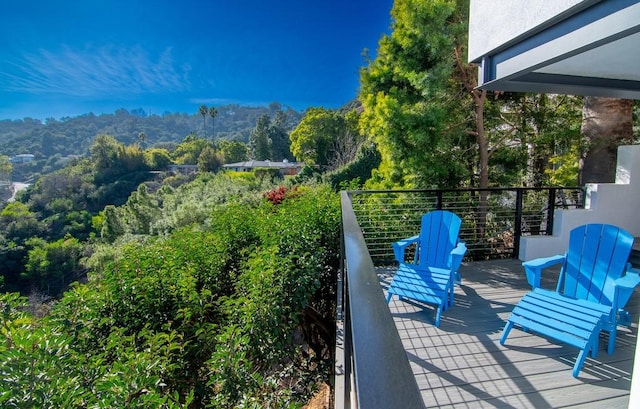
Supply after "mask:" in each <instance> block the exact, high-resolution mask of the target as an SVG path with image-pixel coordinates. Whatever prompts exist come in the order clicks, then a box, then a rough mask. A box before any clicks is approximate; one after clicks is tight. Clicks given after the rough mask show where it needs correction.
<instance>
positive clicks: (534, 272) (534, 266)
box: [522, 254, 565, 289]
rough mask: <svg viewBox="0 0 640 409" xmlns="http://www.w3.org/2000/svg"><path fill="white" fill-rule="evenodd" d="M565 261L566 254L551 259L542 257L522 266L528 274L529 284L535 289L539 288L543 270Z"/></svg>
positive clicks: (526, 262)
mask: <svg viewBox="0 0 640 409" xmlns="http://www.w3.org/2000/svg"><path fill="white" fill-rule="evenodd" d="M564 259H565V255H564V254H558V255H555V256H551V257H541V258H536V259H533V260H529V261H525V262H524V263H522V266H523V267H524V272H525V273H526V274H527V282H528V283H529V284H530V285H531V287H533V289H536V288H539V287H540V278H541V277H542V270H544V269H545V268H547V267H551V266H553V265H556V264H561V263H563V262H564Z"/></svg>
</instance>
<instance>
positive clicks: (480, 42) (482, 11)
mask: <svg viewBox="0 0 640 409" xmlns="http://www.w3.org/2000/svg"><path fill="white" fill-rule="evenodd" d="M594 2H595V1H594V0H471V5H470V10H469V61H476V60H477V59H479V58H480V57H482V56H483V55H485V54H487V53H488V52H489V51H491V50H494V49H496V48H498V47H500V46H501V45H503V44H505V43H507V42H508V41H510V40H512V39H514V38H515V37H517V36H519V35H521V34H523V33H526V32H527V31H529V30H532V29H534V28H536V27H537V26H539V25H541V24H543V23H544V22H546V21H549V20H550V19H551V18H553V17H555V16H557V15H559V14H561V13H563V12H566V11H567V10H569V9H571V8H572V7H574V6H584V5H586V4H592V3H594ZM581 3H582V4H581Z"/></svg>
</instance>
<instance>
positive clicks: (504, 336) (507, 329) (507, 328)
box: [500, 321, 513, 345]
mask: <svg viewBox="0 0 640 409" xmlns="http://www.w3.org/2000/svg"><path fill="white" fill-rule="evenodd" d="M511 328H513V322H511V321H507V324H506V325H505V326H504V329H503V330H502V337H500V345H504V343H505V341H506V340H507V337H508V336H509V332H510V331H511Z"/></svg>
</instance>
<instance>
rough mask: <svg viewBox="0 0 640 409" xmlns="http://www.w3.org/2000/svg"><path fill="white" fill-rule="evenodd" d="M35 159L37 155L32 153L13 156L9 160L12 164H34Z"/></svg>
mask: <svg viewBox="0 0 640 409" xmlns="http://www.w3.org/2000/svg"><path fill="white" fill-rule="evenodd" d="M35 158H36V157H35V155H33V154H31V153H23V154H20V155H16V156H12V157H11V159H9V160H10V161H11V163H27V162H32V161H33V160H34V159H35Z"/></svg>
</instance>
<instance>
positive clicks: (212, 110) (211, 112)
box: [209, 107, 218, 140]
mask: <svg viewBox="0 0 640 409" xmlns="http://www.w3.org/2000/svg"><path fill="white" fill-rule="evenodd" d="M209 116H210V117H211V139H212V140H215V139H216V116H218V110H217V109H216V108H215V107H211V108H209Z"/></svg>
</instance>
